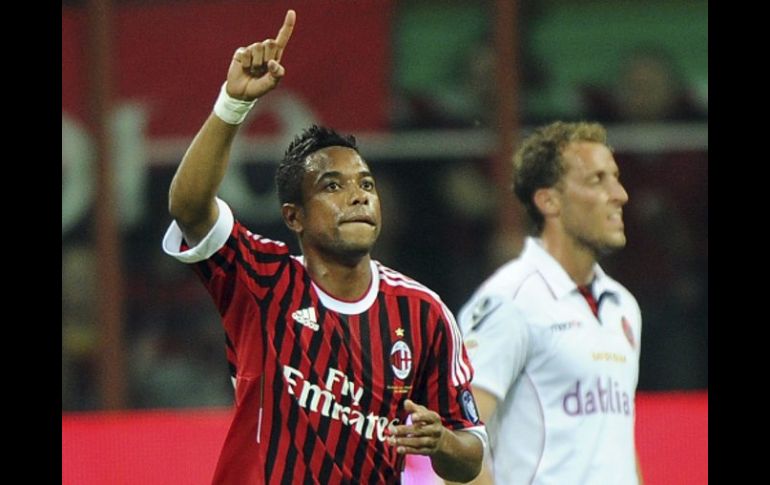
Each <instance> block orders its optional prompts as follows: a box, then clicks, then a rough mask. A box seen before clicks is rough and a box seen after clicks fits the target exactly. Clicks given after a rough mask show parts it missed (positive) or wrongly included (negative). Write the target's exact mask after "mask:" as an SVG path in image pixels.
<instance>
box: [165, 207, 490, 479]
mask: <svg viewBox="0 0 770 485" xmlns="http://www.w3.org/2000/svg"><path fill="white" fill-rule="evenodd" d="M167 237H168V236H167ZM223 237H224V236H223ZM165 244H166V242H165V241H164V245H165ZM177 247H179V246H177ZM181 247H182V249H183V250H184V249H187V248H186V246H185V245H184V244H183V243H182V244H181ZM167 252H169V251H168V250H167ZM212 252H213V251H212ZM180 259H181V258H180ZM194 268H195V269H196V272H197V274H198V275H199V276H200V278H201V280H202V281H203V283H204V284H205V286H206V288H207V290H208V291H209V293H210V294H211V296H212V298H213V300H214V302H215V304H216V306H217V308H218V310H219V312H220V314H221V316H222V321H223V324H224V329H225V334H226V342H227V359H228V361H229V363H230V366H231V370H232V371H233V373H234V375H235V382H236V390H235V395H236V398H235V404H236V409H235V414H234V418H233V422H232V424H231V426H230V429H229V431H228V435H227V438H226V440H225V443H224V446H223V449H222V453H221V455H220V458H219V462H218V464H217V469H216V472H215V477H214V483H217V484H220V483H221V484H261V483H266V484H314V483H318V484H324V485H326V484H342V483H378V484H379V483H399V482H400V475H401V470H402V469H403V461H404V460H403V457H401V458H399V456H398V455H397V453H396V452H395V449H394V448H392V447H391V446H389V445H387V444H386V442H385V437H386V429H387V427H388V426H389V425H390V424H391V423H393V424H399V423H403V422H404V420H405V419H406V417H407V413H406V412H405V411H404V409H403V401H404V400H405V399H407V398H409V399H412V400H413V401H414V402H416V403H418V404H422V405H424V406H426V407H428V408H429V409H431V410H434V411H436V412H437V413H439V415H440V416H441V418H442V421H443V424H444V425H445V426H446V427H448V428H450V429H453V430H458V429H467V430H482V433H483V427H482V425H481V423H480V421H479V420H478V416H477V415H476V413H475V412H474V411H475V408H474V407H473V405H472V403H471V404H470V405H469V403H468V400H469V399H470V400H472V396H471V394H470V381H471V378H472V375H473V370H472V367H471V364H470V362H469V360H468V357H467V355H466V353H465V348H464V347H463V344H462V339H461V335H460V332H459V330H458V327H457V325H456V323H455V320H454V317H453V315H452V313H451V312H450V311H449V309H448V308H447V307H446V306H445V305H444V303H443V302H442V301H441V300H440V298H439V297H438V296H437V295H436V294H435V293H433V292H432V291H431V290H429V289H427V288H426V287H424V286H423V285H421V284H420V283H417V282H416V281H414V280H412V279H410V278H408V277H406V276H404V275H402V274H400V273H398V272H397V271H394V270H392V269H389V268H387V267H385V266H384V265H382V264H380V263H379V262H376V261H372V285H371V287H370V288H369V290H368V291H367V293H366V295H365V296H364V297H363V298H362V299H361V300H359V301H357V302H344V301H340V300H336V299H334V298H333V297H331V296H330V295H328V294H327V293H325V292H324V291H323V290H322V289H321V288H320V287H318V286H317V285H316V284H315V283H313V281H312V280H311V278H310V275H309V274H308V272H307V270H306V269H305V266H304V264H303V260H302V258H301V257H296V256H292V255H290V254H289V253H288V248H287V246H286V245H285V244H283V243H281V242H277V241H272V240H270V239H267V238H264V237H262V236H259V235H257V234H253V233H251V232H250V231H248V230H247V229H246V228H245V227H243V226H242V225H241V224H240V223H239V222H237V221H235V222H234V223H233V225H232V230H231V231H230V233H229V236H228V237H227V239H226V241H225V243H224V244H223V245H222V246H221V247H220V248H219V249H218V250H216V252H213V254H212V255H211V256H210V257H208V259H204V260H202V261H199V262H197V263H196V264H195V265H194Z"/></svg>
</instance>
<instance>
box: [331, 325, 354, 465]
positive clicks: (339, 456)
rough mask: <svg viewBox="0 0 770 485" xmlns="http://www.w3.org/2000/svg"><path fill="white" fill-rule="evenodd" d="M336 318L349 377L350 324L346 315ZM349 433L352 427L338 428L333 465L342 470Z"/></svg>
mask: <svg viewBox="0 0 770 485" xmlns="http://www.w3.org/2000/svg"><path fill="white" fill-rule="evenodd" d="M337 317H338V318H339V319H340V326H339V328H340V329H341V330H342V343H343V345H345V347H346V349H347V352H348V367H347V368H346V369H344V372H345V374H346V375H351V374H352V372H351V371H350V369H351V367H352V366H353V354H352V352H351V350H350V342H351V340H350V323H349V322H348V318H347V315H343V314H337ZM340 370H343V369H340ZM351 433H353V427H352V426H349V425H348V426H341V427H340V439H339V440H338V441H337V449H336V450H335V451H334V463H335V464H336V465H337V467H338V468H340V469H342V468H343V464H344V463H345V461H346V459H347V456H345V451H346V449H347V447H348V441H350V434H351Z"/></svg>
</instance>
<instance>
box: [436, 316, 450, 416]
mask: <svg viewBox="0 0 770 485" xmlns="http://www.w3.org/2000/svg"><path fill="white" fill-rule="evenodd" d="M442 321H443V317H441V318H439V319H438V321H437V328H436V330H437V334H438V336H439V337H440V339H441V345H440V346H439V352H438V355H437V356H434V357H433V360H434V362H435V365H436V369H437V370H438V409H437V411H438V413H439V414H440V415H441V416H442V417H443V416H446V414H447V412H448V411H449V402H450V400H449V391H447V389H448V388H449V386H450V385H451V382H450V377H449V374H448V372H449V369H447V366H446V365H445V362H446V359H445V357H447V356H448V355H449V339H451V338H452V335H447V330H446V325H441V322H442ZM449 366H454V362H450V364H449Z"/></svg>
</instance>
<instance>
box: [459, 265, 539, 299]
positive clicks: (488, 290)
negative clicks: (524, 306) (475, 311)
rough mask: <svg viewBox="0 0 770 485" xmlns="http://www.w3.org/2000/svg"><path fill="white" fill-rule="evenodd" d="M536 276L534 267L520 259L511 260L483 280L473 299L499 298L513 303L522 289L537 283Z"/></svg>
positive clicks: (536, 272)
mask: <svg viewBox="0 0 770 485" xmlns="http://www.w3.org/2000/svg"><path fill="white" fill-rule="evenodd" d="M537 275H538V271H537V268H536V267H535V265H533V264H532V263H530V262H529V261H526V260H524V259H521V258H517V259H513V260H511V261H508V262H507V263H505V264H503V265H502V266H500V267H499V268H498V269H497V270H496V271H495V272H494V273H492V274H491V275H490V276H489V277H488V278H487V279H486V280H484V281H483V282H482V283H481V285H479V287H478V289H477V290H476V292H475V293H474V296H473V298H474V299H481V298H499V299H502V300H506V301H510V302H514V301H515V300H516V299H517V297H518V296H519V294H520V293H521V291H522V290H523V289H525V288H528V287H532V284H533V283H537V281H539V278H538V277H537Z"/></svg>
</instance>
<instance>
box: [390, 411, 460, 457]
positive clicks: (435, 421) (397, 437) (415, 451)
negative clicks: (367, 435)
mask: <svg viewBox="0 0 770 485" xmlns="http://www.w3.org/2000/svg"><path fill="white" fill-rule="evenodd" d="M404 409H405V410H406V411H407V412H409V413H410V414H411V417H412V424H411V425H405V424H402V425H398V426H393V427H391V429H390V437H388V443H389V444H390V445H391V446H394V447H396V452H397V453H399V454H401V455H405V454H412V455H433V454H434V453H435V452H436V451H438V450H439V449H441V441H442V439H443V437H444V434H445V433H448V432H449V431H448V430H447V429H446V428H445V427H444V425H443V424H441V417H440V416H439V415H438V413H436V412H434V411H431V410H430V409H428V408H426V407H425V406H420V405H419V404H415V403H414V401H412V400H411V399H407V400H406V401H404Z"/></svg>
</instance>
